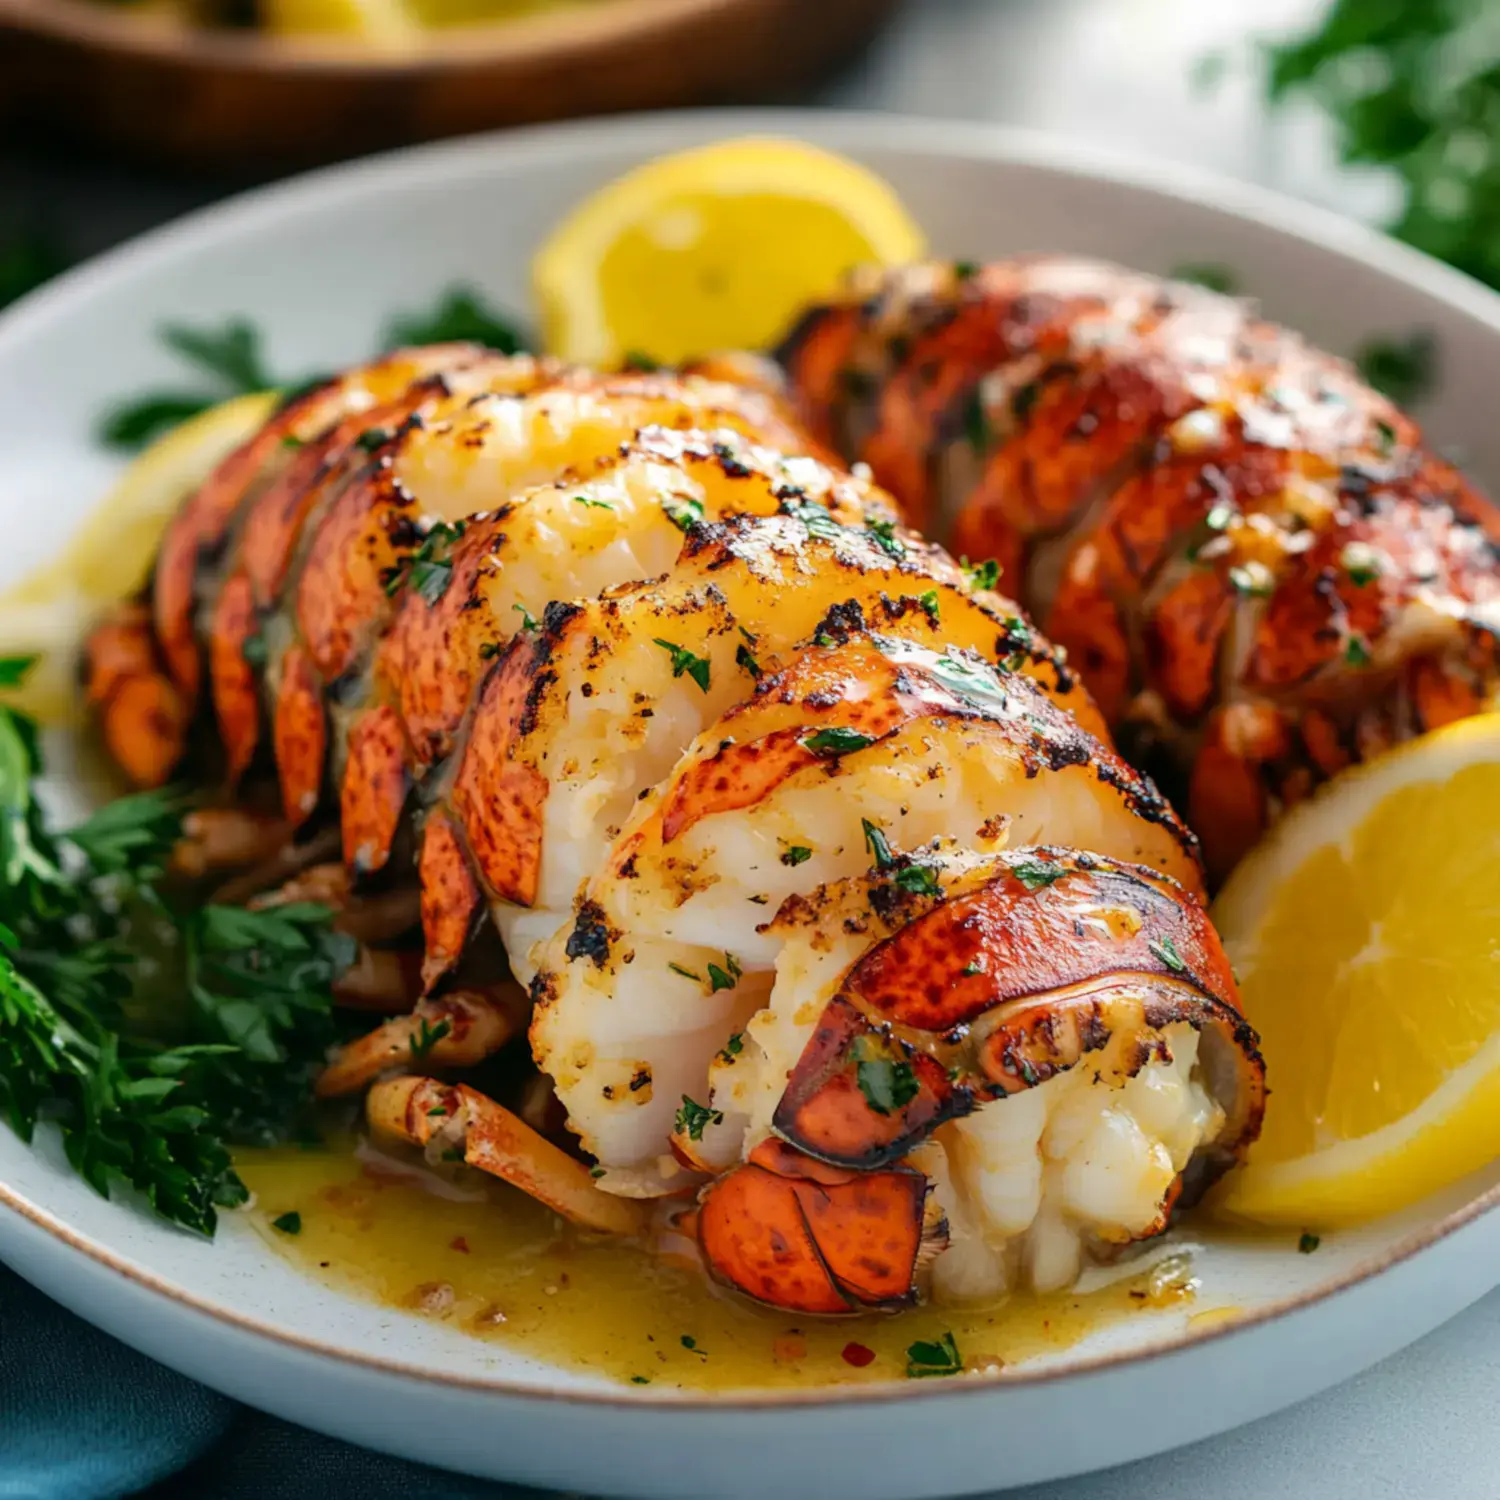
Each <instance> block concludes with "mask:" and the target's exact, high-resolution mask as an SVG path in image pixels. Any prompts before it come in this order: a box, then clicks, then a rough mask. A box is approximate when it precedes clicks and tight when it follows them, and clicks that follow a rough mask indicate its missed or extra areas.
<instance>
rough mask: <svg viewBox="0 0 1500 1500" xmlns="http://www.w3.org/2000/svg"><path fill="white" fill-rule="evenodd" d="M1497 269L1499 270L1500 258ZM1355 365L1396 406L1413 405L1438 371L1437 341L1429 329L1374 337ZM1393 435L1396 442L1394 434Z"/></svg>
mask: <svg viewBox="0 0 1500 1500" xmlns="http://www.w3.org/2000/svg"><path fill="white" fill-rule="evenodd" d="M1495 271H1496V272H1500V261H1497V262H1496V265H1495ZM1491 284H1492V285H1493V283H1491ZM1354 365H1355V368H1356V369H1357V370H1358V371H1359V373H1360V374H1361V375H1362V376H1363V377H1364V378H1365V379H1366V380H1367V381H1369V383H1370V384H1371V385H1373V386H1374V387H1375V389H1376V390H1377V391H1380V392H1382V393H1383V394H1384V395H1387V396H1389V397H1390V398H1391V400H1392V401H1394V402H1395V403H1396V405H1397V406H1410V405H1411V404H1412V403H1413V402H1414V401H1419V400H1420V399H1421V398H1422V397H1423V396H1424V395H1426V394H1427V392H1428V391H1429V390H1430V389H1431V388H1432V383H1433V380H1434V379H1435V378H1436V374H1437V345H1436V343H1435V342H1434V341H1433V338H1432V335H1431V334H1430V333H1414V334H1412V335H1411V336H1410V337H1409V338H1406V339H1393V338H1385V339H1371V340H1370V341H1369V342H1368V343H1367V344H1364V345H1362V346H1361V347H1360V348H1359V349H1358V350H1357V351H1356V352H1355V355H1354ZM1391 437H1392V441H1393V442H1394V439H1395V434H1394V433H1392V434H1391Z"/></svg>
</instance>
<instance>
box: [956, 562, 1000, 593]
mask: <svg viewBox="0 0 1500 1500" xmlns="http://www.w3.org/2000/svg"><path fill="white" fill-rule="evenodd" d="M963 570H964V576H965V577H966V578H967V579H968V580H969V584H970V587H972V588H976V589H988V590H993V589H994V588H995V586H996V585H997V584H998V583H999V582H1000V564H999V563H998V562H996V561H995V559H994V558H993V557H990V558H986V559H985V561H984V562H980V563H970V561H969V559H968V558H967V557H966V558H964V560H963Z"/></svg>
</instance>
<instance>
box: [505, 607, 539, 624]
mask: <svg viewBox="0 0 1500 1500" xmlns="http://www.w3.org/2000/svg"><path fill="white" fill-rule="evenodd" d="M511 608H512V609H514V610H517V611H519V612H520V616H521V629H522V630H535V629H536V628H537V623H536V616H535V615H534V614H532V612H531V611H530V610H529V609H527V608H526V606H525V605H524V604H512V605H511Z"/></svg>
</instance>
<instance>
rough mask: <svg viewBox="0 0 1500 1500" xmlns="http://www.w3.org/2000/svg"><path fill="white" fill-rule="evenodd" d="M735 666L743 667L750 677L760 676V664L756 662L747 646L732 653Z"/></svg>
mask: <svg viewBox="0 0 1500 1500" xmlns="http://www.w3.org/2000/svg"><path fill="white" fill-rule="evenodd" d="M734 660H735V665H736V666H740V667H743V668H744V669H745V670H746V671H747V672H748V673H749V674H750V675H751V676H752V677H759V676H760V663H759V662H758V661H756V659H755V657H754V655H753V654H752V653H751V650H750V648H749V647H748V646H741V647H740V648H739V650H738V651H736V652H735V653H734Z"/></svg>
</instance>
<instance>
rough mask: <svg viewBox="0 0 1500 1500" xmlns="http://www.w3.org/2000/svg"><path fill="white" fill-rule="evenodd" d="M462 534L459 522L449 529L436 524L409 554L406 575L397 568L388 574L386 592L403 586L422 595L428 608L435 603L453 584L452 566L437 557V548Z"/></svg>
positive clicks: (389, 592)
mask: <svg viewBox="0 0 1500 1500" xmlns="http://www.w3.org/2000/svg"><path fill="white" fill-rule="evenodd" d="M463 534H464V523H463V522H462V521H457V522H455V523H454V524H452V525H451V526H450V525H449V524H448V523H447V522H446V521H438V522H437V523H436V524H435V525H434V526H433V527H432V529H431V530H430V531H429V532H428V533H427V535H426V536H425V537H423V538H422V545H421V546H420V547H418V548H417V550H416V551H415V552H414V553H413V554H412V557H411V562H410V563H409V564H408V566H407V569H406V572H405V573H404V574H403V573H402V572H401V570H400V569H397V570H396V571H395V572H394V573H392V575H391V577H390V578H389V579H388V580H387V582H386V592H387V593H388V594H395V593H397V592H398V591H399V590H400V588H401V586H402V584H403V583H405V584H407V585H409V586H410V587H411V588H413V589H415V590H416V591H417V593H419V594H420V595H421V596H422V598H423V600H424V601H425V602H426V604H427V605H428V607H429V608H430V607H432V606H433V605H435V604H437V602H438V601H439V600H440V599H441V598H442V597H443V595H444V594H446V593H447V592H448V585H449V584H450V583H452V582H453V563H452V561H451V560H450V559H449V558H447V557H440V556H439V555H438V552H439V549H440V548H444V547H446V546H447V545H448V544H449V543H450V542H454V541H456V540H457V539H458V538H459V537H461V536H462V535H463Z"/></svg>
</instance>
